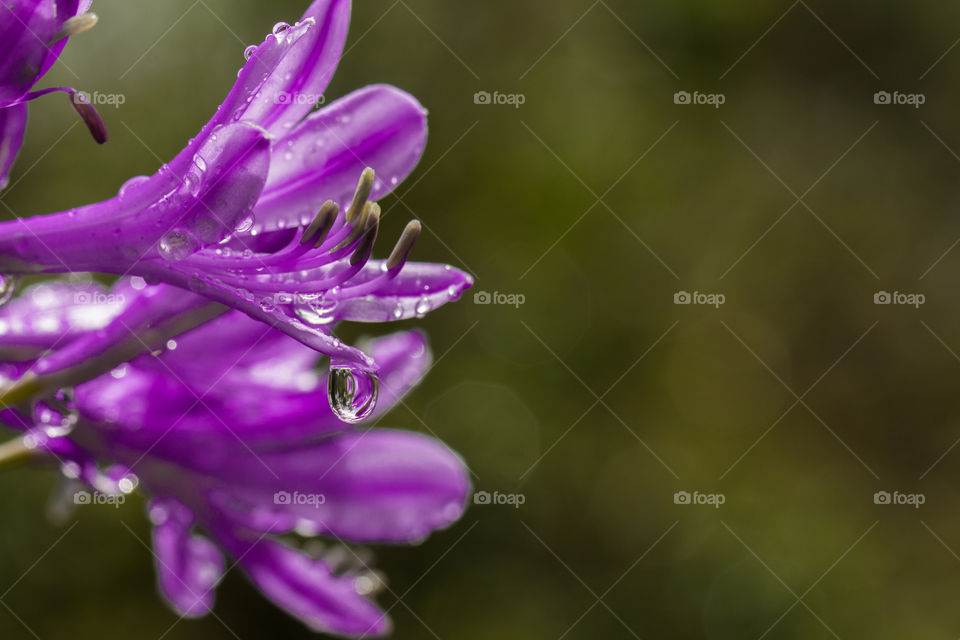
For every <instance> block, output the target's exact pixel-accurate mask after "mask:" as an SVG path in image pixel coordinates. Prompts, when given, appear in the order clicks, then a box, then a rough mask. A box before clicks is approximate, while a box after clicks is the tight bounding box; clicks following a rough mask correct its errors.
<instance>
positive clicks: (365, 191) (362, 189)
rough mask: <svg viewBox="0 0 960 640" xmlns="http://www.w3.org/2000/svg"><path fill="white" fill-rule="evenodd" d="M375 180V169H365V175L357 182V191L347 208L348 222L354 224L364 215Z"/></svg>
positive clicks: (361, 175) (362, 174)
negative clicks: (364, 208)
mask: <svg viewBox="0 0 960 640" xmlns="http://www.w3.org/2000/svg"><path fill="white" fill-rule="evenodd" d="M373 178H374V175H373V169H371V168H370V167H367V168H366V169H364V170H363V173H361V174H360V181H359V182H357V190H356V191H355V192H354V194H353V201H352V202H351V203H350V207H349V208H347V215H346V220H347V222H353V221H354V220H356V219H357V217H358V216H360V215H361V214H362V213H363V207H364V204H366V202H367V199H368V198H369V197H370V192H371V191H373Z"/></svg>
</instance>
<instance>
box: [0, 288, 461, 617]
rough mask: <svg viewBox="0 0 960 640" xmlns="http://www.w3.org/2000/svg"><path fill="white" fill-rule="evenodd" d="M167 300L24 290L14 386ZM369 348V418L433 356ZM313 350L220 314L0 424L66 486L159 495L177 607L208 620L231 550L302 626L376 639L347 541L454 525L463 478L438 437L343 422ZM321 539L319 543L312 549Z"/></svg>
mask: <svg viewBox="0 0 960 640" xmlns="http://www.w3.org/2000/svg"><path fill="white" fill-rule="evenodd" d="M165 291H173V289H171V288H170V287H167V286H165V285H158V286H155V287H152V286H143V285H142V283H138V282H137V281H136V280H134V281H122V282H121V283H119V284H118V285H117V286H115V287H114V288H113V289H111V290H109V291H108V290H105V289H102V288H100V287H99V286H97V285H93V284H80V285H76V284H74V285H71V284H66V283H62V282H53V283H43V284H40V285H36V286H34V287H32V288H31V289H28V290H27V291H26V292H24V294H23V295H22V296H20V297H19V298H17V299H16V300H13V301H11V302H10V303H9V304H7V305H6V306H5V307H3V308H2V309H0V338H2V339H0V355H2V358H3V360H5V361H6V362H7V364H6V365H5V366H6V367H7V370H6V371H5V374H6V375H8V376H19V375H20V373H21V372H22V370H23V369H25V368H29V367H32V366H34V365H35V364H36V362H37V357H38V356H39V354H41V353H43V352H45V351H52V352H53V353H54V354H56V353H58V352H61V351H67V350H70V349H71V345H73V344H76V343H77V342H80V341H83V340H84V339H85V336H86V335H88V333H89V332H91V331H93V332H96V331H100V330H108V328H109V326H110V325H111V324H113V323H115V322H116V321H117V319H118V318H121V317H123V316H124V315H128V316H129V314H132V313H135V312H136V309H137V308H138V307H142V306H144V305H147V306H149V301H150V300H151V299H152V297H154V296H156V297H158V298H160V299H162V298H163V294H164V292H165ZM188 295H189V294H188ZM63 329H66V333H64V332H63ZM367 349H368V352H369V353H370V354H371V355H372V357H373V358H374V359H376V360H377V362H378V363H379V365H380V380H381V385H382V390H381V402H380V403H379V404H378V406H377V408H376V410H375V413H374V416H378V415H382V414H383V413H384V412H386V411H388V410H389V408H390V407H391V406H393V405H394V404H395V403H397V402H398V401H399V400H400V398H401V397H402V396H403V395H404V394H406V393H407V392H408V391H409V390H410V389H411V388H412V387H413V386H414V385H415V384H416V383H417V382H418V381H419V379H420V378H421V376H422V375H423V374H424V372H425V371H426V369H427V367H428V366H429V364H430V352H429V349H428V347H427V344H426V340H425V338H424V337H423V336H422V335H421V334H420V333H418V332H406V333H397V334H393V335H389V336H386V337H382V338H377V339H374V340H372V341H371V342H370V344H369V346H368V347H367ZM317 357H318V356H317V354H316V352H315V351H313V350H312V349H310V348H309V347H306V346H304V345H302V344H301V343H299V342H297V341H295V340H292V339H291V338H290V337H288V336H286V335H284V334H282V333H280V332H279V331H276V330H274V329H271V328H270V327H268V326H266V325H264V324H263V323H260V322H256V321H254V320H251V319H250V318H248V317H246V316H245V315H244V314H242V313H239V312H237V311H228V312H226V313H223V314H222V315H219V316H218V317H216V318H215V319H213V320H209V321H207V322H205V323H203V324H202V325H200V326H198V327H197V328H195V329H193V330H190V331H187V332H186V333H183V334H181V335H179V336H178V337H176V339H175V340H171V341H168V342H167V343H166V344H165V346H164V347H163V349H162V350H158V351H156V352H154V353H153V354H145V355H142V356H139V357H137V358H134V359H132V360H131V361H129V362H125V363H123V364H121V365H119V366H118V367H116V368H114V369H113V370H112V371H111V372H109V373H105V374H103V375H100V376H98V377H96V378H94V379H92V380H89V381H87V382H85V383H83V384H80V385H78V386H77V387H76V388H75V389H74V390H73V391H72V392H67V391H64V390H61V392H60V393H59V394H56V396H54V397H48V398H47V399H44V400H40V401H38V402H37V403H36V404H35V405H34V406H33V408H32V412H31V411H29V410H28V409H26V408H24V407H20V408H17V409H7V410H5V411H3V412H0V419H2V420H3V422H4V423H5V424H7V425H8V426H11V427H14V428H18V429H21V430H24V431H25V432H26V434H25V436H24V442H25V443H26V444H27V446H29V447H31V448H32V449H33V450H35V451H37V452H45V453H47V454H51V455H53V456H56V458H57V459H58V460H59V462H60V464H61V468H62V470H63V473H64V474H65V475H66V476H67V477H70V478H77V479H79V480H81V481H83V482H85V483H87V484H89V485H90V486H92V487H93V488H94V489H96V490H97V491H99V492H101V493H103V494H122V493H128V492H130V491H132V490H133V489H134V488H136V487H137V486H138V485H139V486H140V487H142V488H143V490H144V491H145V492H147V493H148V494H149V495H151V496H152V497H153V499H152V501H151V502H150V507H149V515H150V518H151V520H152V522H153V524H154V529H153V546H154V552H155V556H156V565H157V567H156V568H157V576H158V582H159V587H160V590H161V593H162V594H163V595H164V597H165V598H166V599H167V600H168V601H169V603H170V604H171V605H172V607H173V608H174V609H175V610H177V611H178V612H179V613H180V614H182V615H184V616H200V615H203V614H205V613H206V612H207V611H209V609H210V608H211V606H212V604H213V591H214V589H215V586H216V583H217V581H218V580H219V578H220V577H221V575H222V574H223V572H224V568H225V563H224V560H223V556H222V553H223V552H225V553H226V554H227V555H229V556H231V557H232V558H233V559H234V561H235V562H236V564H237V566H238V567H239V568H240V569H241V570H243V571H244V572H245V573H246V574H247V575H248V576H249V577H250V579H251V580H252V581H253V583H254V584H255V585H256V586H257V587H258V588H259V589H260V590H261V591H262V592H263V593H264V594H265V595H266V596H267V597H268V598H270V599H271V600H273V601H274V602H275V603H277V604H278V605H279V606H281V607H282V608H284V609H286V610H287V611H288V612H290V613H291V614H293V615H294V616H296V617H298V618H300V619H301V620H302V621H304V622H305V623H306V624H307V625H309V626H310V627H311V628H313V629H315V630H319V631H328V632H334V633H340V634H347V635H362V634H380V633H383V632H385V631H386V630H387V629H388V621H387V619H386V617H385V615H384V614H382V613H381V611H380V610H379V609H378V608H377V607H376V606H375V605H374V604H373V603H372V602H371V601H370V600H369V599H368V596H370V595H372V594H373V593H374V592H375V591H376V587H377V585H378V583H379V581H380V580H381V577H380V576H379V575H378V574H377V573H375V572H373V571H372V570H371V569H370V568H369V566H368V563H367V561H366V560H365V559H364V558H363V552H362V550H354V549H353V548H352V546H351V543H373V542H385V543H405V542H412V541H416V540H420V539H422V538H423V537H425V536H426V535H427V534H429V533H430V532H431V531H434V530H436V529H439V528H443V527H445V526H447V525H449V524H450V523H452V522H454V521H455V520H456V519H457V518H458V517H459V516H460V515H461V514H462V512H463V508H464V504H465V499H466V496H467V493H468V491H469V481H468V478H467V475H466V471H465V468H464V466H463V463H462V462H461V461H460V459H459V458H458V457H457V456H456V455H455V454H454V453H452V452H451V451H449V450H448V449H447V448H446V447H444V446H443V445H442V444H441V443H439V442H437V441H435V440H432V439H430V438H427V437H425V436H422V435H419V434H415V433H406V432H399V431H390V430H384V429H370V430H357V429H355V428H349V427H347V425H344V423H343V422H341V421H340V420H339V419H338V418H337V417H336V416H335V415H334V414H333V413H331V410H330V408H329V405H328V403H327V401H326V399H325V394H324V393H322V391H320V390H322V389H323V387H324V386H326V385H327V383H328V380H327V378H328V372H323V371H320V372H318V371H317V370H316V368H315V366H314V364H315V362H316V360H317ZM103 460H108V461H110V462H111V466H109V467H106V468H103V467H102V466H100V464H99V462H100V461H103ZM316 536H325V537H326V538H328V540H329V543H330V544H329V545H328V546H326V547H324V548H323V549H320V547H319V546H318V544H319V543H318V541H317V540H310V539H312V538H315V537H316ZM304 539H307V541H306V542H304Z"/></svg>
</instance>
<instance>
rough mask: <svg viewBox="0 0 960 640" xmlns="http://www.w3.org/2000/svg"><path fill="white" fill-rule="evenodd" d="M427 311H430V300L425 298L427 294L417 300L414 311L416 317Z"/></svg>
mask: <svg viewBox="0 0 960 640" xmlns="http://www.w3.org/2000/svg"><path fill="white" fill-rule="evenodd" d="M427 311H430V300H428V299H427V296H422V297H421V298H420V300H418V301H417V306H416V308H415V309H414V312H416V314H417V317H418V318H422V317H423V316H425V315H427Z"/></svg>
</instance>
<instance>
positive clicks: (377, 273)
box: [335, 260, 473, 322]
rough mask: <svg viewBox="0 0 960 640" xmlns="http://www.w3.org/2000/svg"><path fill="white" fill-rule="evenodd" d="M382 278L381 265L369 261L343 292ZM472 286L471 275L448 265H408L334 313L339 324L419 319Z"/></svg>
mask: <svg viewBox="0 0 960 640" xmlns="http://www.w3.org/2000/svg"><path fill="white" fill-rule="evenodd" d="M383 274H384V268H383V261H381V260H371V261H370V262H369V263H367V265H366V267H364V269H363V271H361V272H360V273H358V274H357V275H356V276H354V277H353V279H351V280H350V281H349V282H348V283H346V284H345V285H343V289H345V290H347V289H349V288H350V287H352V286H355V285H359V284H363V283H365V282H368V281H370V280H373V279H374V278H378V277H383ZM472 285H473V277H472V276H471V275H469V274H467V273H464V272H463V271H460V270H459V269H456V268H454V267H451V266H450V265H446V264H435V263H430V262H408V263H406V264H405V265H404V267H403V270H402V271H400V273H399V274H398V275H397V276H395V277H394V278H393V279H391V280H387V281H385V282H384V284H383V285H382V286H380V287H378V288H377V289H376V290H375V291H373V292H372V293H371V294H370V295H366V296H363V297H359V298H347V299H345V300H342V301H341V302H340V304H338V305H337V308H336V312H335V313H336V316H337V319H338V320H353V321H355V322H390V321H393V320H406V319H408V318H415V317H422V316H423V315H425V314H426V313H428V312H429V311H432V310H434V309H436V308H437V307H440V306H443V305H444V304H446V303H448V302H452V301H454V300H457V299H458V298H459V297H460V296H461V295H462V294H463V291H464V290H465V289H467V288H469V287H471V286H472Z"/></svg>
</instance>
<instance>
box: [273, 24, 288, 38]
mask: <svg viewBox="0 0 960 640" xmlns="http://www.w3.org/2000/svg"><path fill="white" fill-rule="evenodd" d="M289 28H290V25H289V24H287V23H286V22H278V23H277V24H275V25H273V35H275V36H278V35H280V34H281V33H283V32H284V31H286V30H287V29H289Z"/></svg>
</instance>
